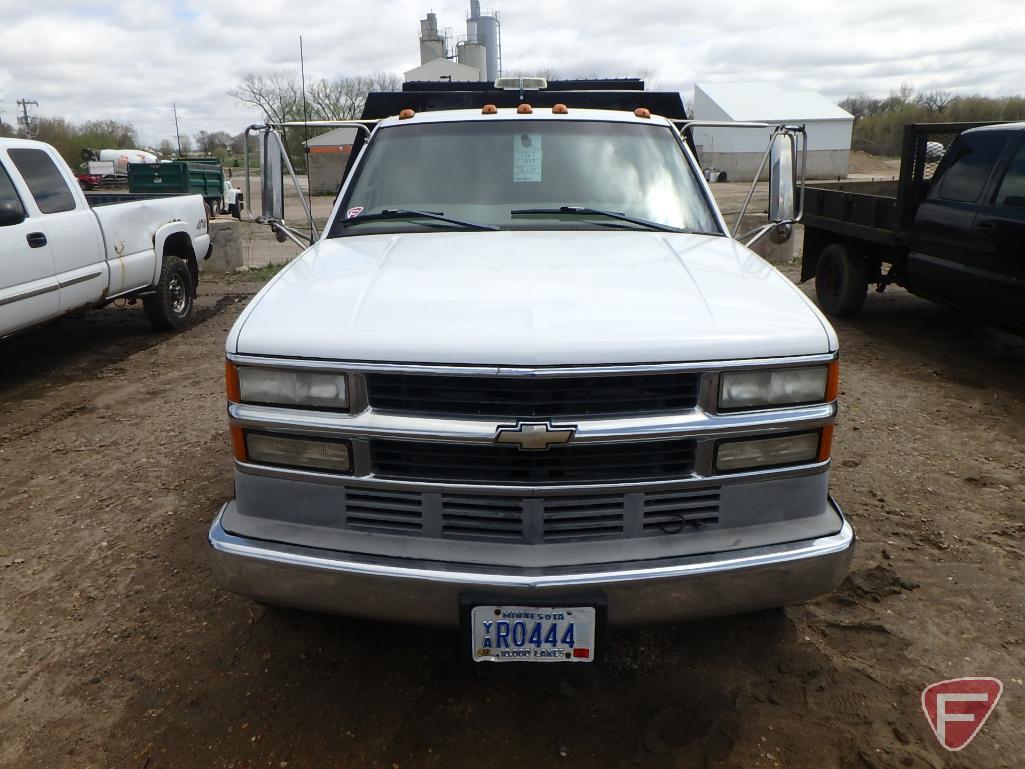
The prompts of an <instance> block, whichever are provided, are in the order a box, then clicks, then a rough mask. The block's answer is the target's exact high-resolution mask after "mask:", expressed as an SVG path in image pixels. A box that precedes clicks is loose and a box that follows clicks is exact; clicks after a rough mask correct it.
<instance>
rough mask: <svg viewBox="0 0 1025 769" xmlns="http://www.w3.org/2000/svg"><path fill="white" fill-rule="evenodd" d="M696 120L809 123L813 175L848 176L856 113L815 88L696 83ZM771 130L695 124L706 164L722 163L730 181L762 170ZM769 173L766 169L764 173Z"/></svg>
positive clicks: (700, 153) (720, 166) (719, 165)
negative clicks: (759, 169)
mask: <svg viewBox="0 0 1025 769" xmlns="http://www.w3.org/2000/svg"><path fill="white" fill-rule="evenodd" d="M692 117H693V118H694V119H695V120H719V121H729V122H744V121H750V122H757V123H787V124H804V125H805V126H806V128H807V131H808V178H809V179H835V178H837V177H842V176H847V164H848V161H849V159H850V151H851V130H852V129H853V126H854V117H853V116H852V115H851V114H850V113H849V112H847V111H846V110H843V109H841V108H840V107H838V106H837V105H835V104H833V102H831V101H829V99H827V98H826V97H824V96H822V95H821V94H819V93H816V92H815V91H786V90H783V89H782V88H779V87H778V86H775V85H772V84H771V83H702V84H695V85H694V114H693V116H692ZM768 136H769V131H768V130H765V131H759V130H755V129H750V128H743V129H741V128H695V129H694V143H695V144H696V145H697V149H698V156H699V160H700V163H701V167H702V168H705V169H707V168H718V169H721V170H722V171H725V172H726V176H727V179H728V180H729V181H731V182H732V181H750V180H751V179H753V178H754V175H755V172H756V171H757V170H758V164H759V163H760V162H761V160H762V155H763V154H764V152H765V147H766V145H767V143H768ZM766 175H767V173H766V172H763V178H764V177H765V176H766Z"/></svg>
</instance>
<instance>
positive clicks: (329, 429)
mask: <svg viewBox="0 0 1025 769" xmlns="http://www.w3.org/2000/svg"><path fill="white" fill-rule="evenodd" d="M836 409H837V407H836V403H835V402H833V403H818V404H814V405H811V406H801V407H798V408H788V409H773V410H768V411H748V412H730V413H727V414H710V413H708V412H706V411H701V410H698V409H692V410H691V411H688V412H684V413H678V414H656V415H651V416H643V417H628V418H605V419H586V420H577V419H574V420H570V421H572V423H573V424H575V425H576V428H577V430H576V434H575V435H574V437H573V443H574V444H580V443H598V442H610V441H611V442H635V441H645V440H666V439H672V438H721V437H725V436H742V435H744V434H747V433H752V434H753V433H758V434H765V435H768V434H771V433H779V432H789V431H793V430H806V429H814V428H816V427H822V426H824V425H827V424H831V423H832V422H833V420H834V419H835V418H836ZM228 417H229V420H230V422H231V423H232V424H233V425H237V426H239V427H244V428H248V429H254V430H279V431H280V430H285V431H292V432H296V433H301V434H309V435H329V436H335V437H353V436H359V437H370V438H408V439H413V440H425V441H441V442H446V443H478V444H489V445H490V444H493V443H494V442H495V436H496V435H497V431H498V429H499V427H501V426H502V425H506V424H509V420H508V419H505V420H499V421H495V420H478V419H448V418H444V417H418V416H412V415H396V414H384V413H380V412H376V411H374V410H372V409H366V410H364V411H362V412H361V413H358V414H332V413H328V412H322V411H303V410H299V409H288V408H279V407H275V406H253V405H250V404H244V403H229V404H228ZM552 422H553V424H555V425H559V424H562V421H561V420H552Z"/></svg>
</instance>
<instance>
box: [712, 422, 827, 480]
mask: <svg viewBox="0 0 1025 769" xmlns="http://www.w3.org/2000/svg"><path fill="white" fill-rule="evenodd" d="M818 456H819V432H818V431H816V432H813V433H800V434H799V435H785V436H783V437H781V438H756V439H753V440H741V441H724V442H722V443H720V444H719V446H718V449H717V450H716V453H715V467H716V470H718V471H720V472H734V471H737V470H755V469H759V468H767V467H782V466H785V465H795V464H800V463H802V462H811V461H813V460H815V459H817V458H818Z"/></svg>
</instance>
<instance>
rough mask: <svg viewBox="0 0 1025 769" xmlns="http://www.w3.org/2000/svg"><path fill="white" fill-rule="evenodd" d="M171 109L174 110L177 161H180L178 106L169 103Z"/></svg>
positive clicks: (180, 142)
mask: <svg viewBox="0 0 1025 769" xmlns="http://www.w3.org/2000/svg"><path fill="white" fill-rule="evenodd" d="M171 109H172V110H174V140H175V141H176V142H178V159H179V160H181V159H182V135H181V132H180V131H179V130H178V105H177V104H175V103H174V102H171Z"/></svg>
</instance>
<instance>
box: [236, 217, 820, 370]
mask: <svg viewBox="0 0 1025 769" xmlns="http://www.w3.org/2000/svg"><path fill="white" fill-rule="evenodd" d="M834 349H836V336H835V334H834V333H833V331H832V328H830V326H829V324H828V323H827V322H826V321H825V320H824V319H823V318H822V316H821V315H820V314H819V312H818V310H816V309H815V307H814V306H813V305H812V304H811V302H810V301H809V300H808V299H807V298H806V297H805V296H804V295H803V294H802V293H801V292H800V291H799V290H798V289H797V288H796V287H795V286H794V285H793V284H792V283H791V282H790V281H789V280H787V279H786V278H785V277H784V276H782V275H781V274H780V273H778V272H777V271H776V270H775V269H774V268H773V267H772V266H770V265H769V264H768V263H767V262H765V261H764V260H762V259H761V258H759V257H758V256H756V255H754V254H753V253H751V252H750V251H748V250H747V249H746V248H744V247H743V246H741V245H739V244H737V243H736V242H735V241H733V240H731V239H729V238H726V237H714V236H706V235H676V234H663V233H656V232H633V231H630V232H627V231H584V232H580V231H576V232H574V231H569V232H567V231H561V232H560V231H502V232H452V233H444V232H433V233H412V234H403V235H364V236H358V237H344V238H334V239H325V240H321V241H320V242H318V243H317V244H316V245H314V246H313V247H312V248H310V249H309V250H308V251H306V252H305V253H304V254H303V255H302V256H300V257H299V258H297V259H296V260H295V262H293V263H292V264H291V265H290V266H289V267H288V268H286V269H285V270H283V271H282V272H281V273H280V274H279V275H278V276H277V277H276V278H275V279H274V280H273V281H271V283H269V284H268V285H267V286H266V287H265V288H264V289H263V291H262V292H261V293H260V294H259V295H258V296H257V297H256V298H255V299H254V300H253V301H252V302H251V304H250V305H249V307H248V308H247V309H246V311H245V312H244V313H243V315H242V316H241V317H240V318H239V320H238V321H237V322H236V324H235V327H234V328H233V329H232V332H231V334H230V335H229V337H228V351H229V352H237V353H241V354H249V355H268V356H280V357H287V358H295V357H301V358H320V359H333V360H349V361H389V362H405V363H454V364H460V363H463V364H497V365H533V366H546V365H560V364H562V365H575V364H601V363H653V362H679V361H701V360H727V359H739V358H762V357H781V356H790V355H811V354H816V353H825V352H829V351H832V350H834Z"/></svg>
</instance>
